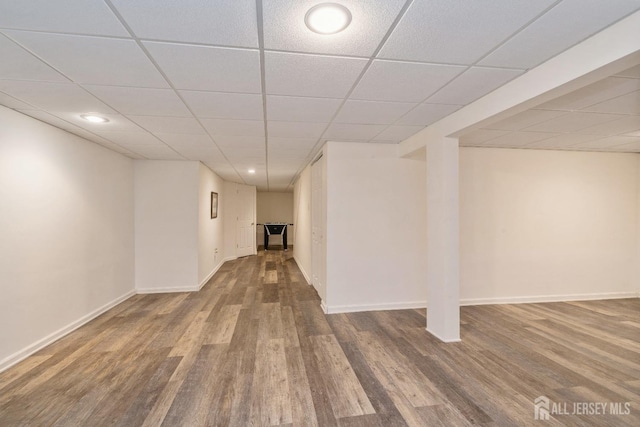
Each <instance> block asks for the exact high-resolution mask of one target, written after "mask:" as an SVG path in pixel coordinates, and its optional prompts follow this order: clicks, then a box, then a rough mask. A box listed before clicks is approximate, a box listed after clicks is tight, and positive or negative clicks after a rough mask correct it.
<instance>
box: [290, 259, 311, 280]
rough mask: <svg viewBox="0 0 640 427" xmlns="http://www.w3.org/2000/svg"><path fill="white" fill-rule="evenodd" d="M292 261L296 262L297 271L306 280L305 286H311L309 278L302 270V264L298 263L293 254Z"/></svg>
mask: <svg viewBox="0 0 640 427" xmlns="http://www.w3.org/2000/svg"><path fill="white" fill-rule="evenodd" d="M293 260H294V261H295V262H296V265H297V266H298V269H299V270H300V272H301V273H302V275H303V276H304V280H306V281H307V284H308V285H310V284H311V279H310V278H309V275H308V274H307V272H306V271H304V268H302V264H301V263H300V261H299V260H298V257H296V255H295V254H293Z"/></svg>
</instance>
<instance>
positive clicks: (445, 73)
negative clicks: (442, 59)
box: [351, 60, 466, 102]
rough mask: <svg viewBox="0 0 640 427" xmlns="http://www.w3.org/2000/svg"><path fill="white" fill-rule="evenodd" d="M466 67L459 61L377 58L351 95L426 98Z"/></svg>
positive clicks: (378, 98) (381, 98) (401, 99)
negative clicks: (454, 62)
mask: <svg viewBox="0 0 640 427" xmlns="http://www.w3.org/2000/svg"><path fill="white" fill-rule="evenodd" d="M465 69H466V67H463V66H455V65H439V64H418V63H414V62H399V61H380V60H375V61H373V63H372V64H371V66H370V67H369V68H368V69H367V72H366V73H365V74H364V76H363V77H362V79H361V80H360V82H359V83H358V86H357V87H356V88H355V90H354V91H353V93H352V94H351V98H353V99H366V100H373V101H399V102H422V101H424V100H425V99H426V98H427V97H428V96H429V95H431V94H433V93H434V92H436V91H437V90H438V89H440V88H441V87H443V86H444V85H445V84H447V83H448V82H449V81H451V80H452V79H453V78H454V77H456V76H457V75H458V74H460V73H462V72H463V71H464V70H465ZM390 82H393V83H390Z"/></svg>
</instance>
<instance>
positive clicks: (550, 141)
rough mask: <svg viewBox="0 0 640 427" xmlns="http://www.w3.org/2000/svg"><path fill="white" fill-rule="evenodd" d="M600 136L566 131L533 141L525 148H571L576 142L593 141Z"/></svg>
mask: <svg viewBox="0 0 640 427" xmlns="http://www.w3.org/2000/svg"><path fill="white" fill-rule="evenodd" d="M598 138H600V136H598V135H580V134H577V133H564V134H561V135H558V136H554V137H551V138H547V139H544V140H542V141H536V142H532V143H530V144H527V145H526V146H525V147H524V148H548V149H571V147H572V146H574V145H576V144H581V143H583V142H588V141H593V140H595V139H598Z"/></svg>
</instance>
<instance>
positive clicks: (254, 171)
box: [247, 169, 256, 174]
mask: <svg viewBox="0 0 640 427" xmlns="http://www.w3.org/2000/svg"><path fill="white" fill-rule="evenodd" d="M247 172H249V173H250V174H254V173H256V170H255V169H249V170H248V171H247Z"/></svg>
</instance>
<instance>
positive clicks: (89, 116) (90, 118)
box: [80, 114, 109, 123]
mask: <svg viewBox="0 0 640 427" xmlns="http://www.w3.org/2000/svg"><path fill="white" fill-rule="evenodd" d="M80 117H82V118H83V119H85V120H86V121H89V122H91V123H108V122H109V119H107V118H104V117H100V116H96V115H95V114H80Z"/></svg>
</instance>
